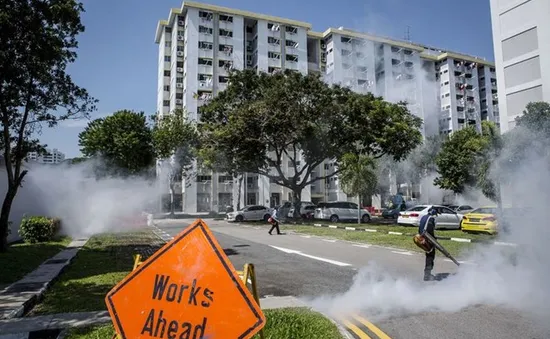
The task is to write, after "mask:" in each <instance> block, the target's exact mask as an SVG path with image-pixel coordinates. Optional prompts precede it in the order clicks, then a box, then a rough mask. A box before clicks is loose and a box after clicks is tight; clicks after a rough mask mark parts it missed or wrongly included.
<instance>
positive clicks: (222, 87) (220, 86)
mask: <svg viewBox="0 0 550 339" xmlns="http://www.w3.org/2000/svg"><path fill="white" fill-rule="evenodd" d="M225 89H227V82H220V83H218V90H219V91H223V90H225Z"/></svg>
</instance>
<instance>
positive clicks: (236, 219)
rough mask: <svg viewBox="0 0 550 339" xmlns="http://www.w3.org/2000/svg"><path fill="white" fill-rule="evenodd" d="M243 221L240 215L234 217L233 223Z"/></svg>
mask: <svg viewBox="0 0 550 339" xmlns="http://www.w3.org/2000/svg"><path fill="white" fill-rule="evenodd" d="M243 220H244V218H243V216H242V215H237V216H236V217H235V221H236V222H243Z"/></svg>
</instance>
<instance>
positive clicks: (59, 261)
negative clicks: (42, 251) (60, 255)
mask: <svg viewBox="0 0 550 339" xmlns="http://www.w3.org/2000/svg"><path fill="white" fill-rule="evenodd" d="M68 260H69V259H50V260H47V261H45V262H44V265H53V264H64V263H66V262H67V261H68Z"/></svg>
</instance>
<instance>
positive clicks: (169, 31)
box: [164, 27, 172, 33]
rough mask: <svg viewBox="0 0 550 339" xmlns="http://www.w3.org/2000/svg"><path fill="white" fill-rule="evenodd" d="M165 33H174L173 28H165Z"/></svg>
mask: <svg viewBox="0 0 550 339" xmlns="http://www.w3.org/2000/svg"><path fill="white" fill-rule="evenodd" d="M164 31H165V32H166V33H172V27H165V28H164Z"/></svg>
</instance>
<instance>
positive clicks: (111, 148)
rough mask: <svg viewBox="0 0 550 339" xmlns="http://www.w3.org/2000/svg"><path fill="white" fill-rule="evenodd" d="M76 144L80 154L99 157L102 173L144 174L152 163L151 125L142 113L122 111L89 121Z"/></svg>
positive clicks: (153, 156) (153, 160) (153, 151)
mask: <svg viewBox="0 0 550 339" xmlns="http://www.w3.org/2000/svg"><path fill="white" fill-rule="evenodd" d="M78 143H79V146H80V147H81V149H80V151H81V152H82V154H84V155H85V156H87V157H99V158H101V159H102V161H103V162H104V164H105V168H104V170H105V174H109V175H135V174H143V173H144V171H147V170H150V169H151V168H152V167H153V165H154V163H155V150H154V148H153V139H152V133H151V127H150V126H149V124H148V122H147V117H146V116H145V114H144V113H143V112H134V111H130V110H121V111H117V112H115V113H114V114H113V115H110V116H107V117H104V118H99V119H95V120H92V121H90V122H89V123H88V126H86V128H85V129H84V131H82V132H81V133H80V134H79V135H78Z"/></svg>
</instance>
